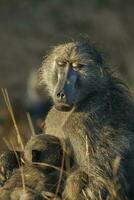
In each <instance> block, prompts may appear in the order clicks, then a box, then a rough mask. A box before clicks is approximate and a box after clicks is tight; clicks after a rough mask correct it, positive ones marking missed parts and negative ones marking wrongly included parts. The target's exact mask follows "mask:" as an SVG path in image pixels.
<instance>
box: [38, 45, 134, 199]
mask: <svg viewBox="0 0 134 200" xmlns="http://www.w3.org/2000/svg"><path fill="white" fill-rule="evenodd" d="M41 77H42V82H44V83H45V84H46V85H47V88H48V91H49V94H50V96H51V97H52V99H53V104H54V106H53V107H52V109H51V110H50V112H49V113H48V116H47V118H46V121H45V123H46V126H45V133H46V134H49V135H54V136H56V137H58V138H60V139H61V140H64V141H65V142H66V144H67V146H68V147H69V148H70V149H72V151H73V153H74V159H75V161H74V167H73V170H72V173H70V175H69V176H68V178H67V181H66V185H65V189H64V192H63V198H65V199H68V200H78V199H83V198H85V199H92V200H96V199H97V200H98V199H103V200H104V199H116V200H119V199H121V200H123V199H126V198H128V199H129V200H131V199H134V190H133V187H134V154H133V153H134V152H133V151H134V103H133V100H132V98H131V95H130V94H129V91H128V89H127V87H126V86H125V85H124V84H123V83H122V82H121V81H120V80H119V79H118V78H116V77H114V75H113V74H112V73H111V72H110V70H109V69H108V68H107V67H106V66H105V64H104V61H103V58H102V55H101V53H100V52H99V51H98V50H96V48H95V47H93V46H92V45H91V44H90V43H89V42H81V41H80V42H79V41H76V42H70V43H66V44H61V45H58V46H56V47H55V48H53V49H52V50H51V51H50V53H49V54H48V56H46V58H45V60H44V62H43V66H42V70H41ZM82 174H84V175H85V174H87V176H88V182H87V181H86V184H84V185H83V186H82V187H81V184H80V182H81V181H82V178H83V175H82ZM82 183H83V181H82Z"/></svg>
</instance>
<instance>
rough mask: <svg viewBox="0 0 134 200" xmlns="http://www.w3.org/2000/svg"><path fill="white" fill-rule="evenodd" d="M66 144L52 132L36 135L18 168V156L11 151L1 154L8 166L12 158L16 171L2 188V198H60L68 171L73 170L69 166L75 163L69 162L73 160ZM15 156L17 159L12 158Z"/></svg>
mask: <svg viewBox="0 0 134 200" xmlns="http://www.w3.org/2000/svg"><path fill="white" fill-rule="evenodd" d="M63 146H64V145H63V144H62V141H60V140H59V138H56V137H54V136H52V135H50V136H49V135H45V134H40V135H36V136H34V137H32V138H31V139H30V141H29V142H28V143H27V145H26V147H25V150H24V156H23V162H24V164H21V165H20V167H19V168H18V169H16V168H17V167H16V160H15V158H14V157H13V155H11V152H7V153H4V154H6V158H5V159H3V157H2V158H1V160H2V163H3V165H2V166H5V168H6V169H7V167H8V162H9V158H10V162H9V163H10V165H11V166H12V174H11V175H10V177H9V179H7V180H6V181H5V182H4V184H3V187H1V189H0V199H2V200H6V199H8V200H10V199H11V200H20V199H23V200H33V199H35V200H43V199H48V197H49V198H50V197H51V198H50V199H53V198H55V199H58V198H60V196H61V194H62V192H63V189H64V182H65V180H66V176H67V172H68V171H69V170H70V169H67V167H68V166H71V165H72V164H71V163H69V160H71V159H69V153H68V152H67V151H66V149H65V148H64V149H63ZM14 154H15V153H14ZM14 156H15V155H14ZM7 158H8V159H7ZM11 158H14V159H12V160H11ZM67 161H68V162H67ZM66 162H67V163H66ZM72 162H73V161H72ZM10 168H11V167H10ZM6 171H7V170H6ZM60 176H61V178H60ZM57 195H58V196H59V197H58V196H57Z"/></svg>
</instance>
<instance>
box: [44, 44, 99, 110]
mask: <svg viewBox="0 0 134 200" xmlns="http://www.w3.org/2000/svg"><path fill="white" fill-rule="evenodd" d="M101 64H102V58H101V55H100V54H99V53H98V52H97V51H96V50H95V49H94V48H92V47H91V46H90V45H89V44H87V43H82V42H72V43H67V44H63V45H59V46H57V47H55V48H54V49H53V50H52V51H51V53H50V54H49V55H48V57H47V58H46V60H45V61H44V63H43V73H42V79H43V81H45V83H46V85H47V86H48V90H49V92H50V95H51V96H52V98H53V101H54V105H55V108H56V109H58V110H63V111H69V110H71V109H72V107H73V106H76V105H77V104H78V103H79V102H80V101H81V100H83V99H84V98H86V96H87V95H88V94H90V93H92V92H95V91H96V89H97V90H98V89H99V82H100V81H101V70H100V68H101ZM96 85H97V87H96Z"/></svg>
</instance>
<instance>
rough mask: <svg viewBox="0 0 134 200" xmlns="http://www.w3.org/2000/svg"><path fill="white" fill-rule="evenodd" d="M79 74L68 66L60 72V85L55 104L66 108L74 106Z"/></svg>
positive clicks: (58, 84)
mask: <svg viewBox="0 0 134 200" xmlns="http://www.w3.org/2000/svg"><path fill="white" fill-rule="evenodd" d="M76 79H77V74H76V72H75V71H74V70H73V69H72V68H71V67H70V66H69V65H68V66H66V67H65V68H63V69H62V71H61V70H60V71H59V73H58V83H57V85H56V90H55V103H56V104H64V105H66V106H72V105H73V103H74V102H73V101H74V97H75V93H76V89H75V84H76Z"/></svg>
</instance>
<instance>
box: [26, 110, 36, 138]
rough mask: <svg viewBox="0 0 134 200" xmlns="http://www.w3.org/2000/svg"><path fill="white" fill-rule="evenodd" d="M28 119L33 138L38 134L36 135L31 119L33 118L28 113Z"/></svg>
mask: <svg viewBox="0 0 134 200" xmlns="http://www.w3.org/2000/svg"><path fill="white" fill-rule="evenodd" d="M27 119H28V124H29V127H30V130H31V133H32V135H33V136H35V135H36V133H35V130H34V126H33V122H32V119H31V116H30V114H29V113H27Z"/></svg>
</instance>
